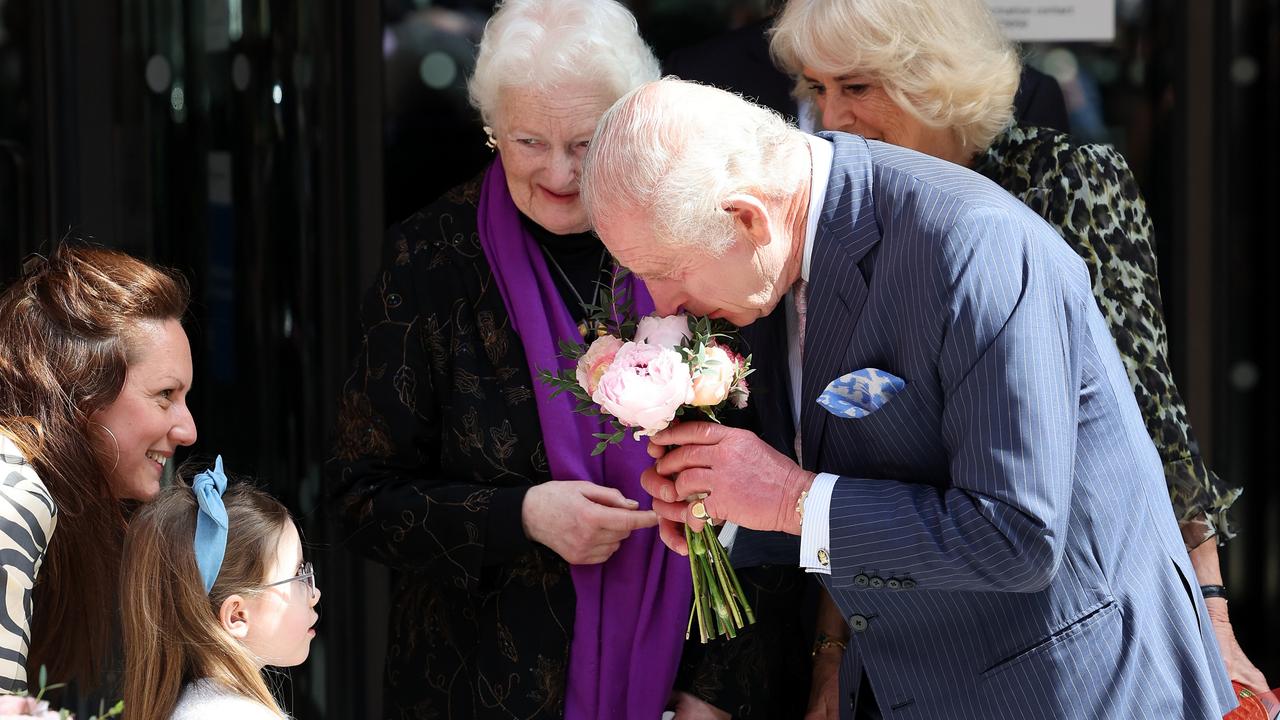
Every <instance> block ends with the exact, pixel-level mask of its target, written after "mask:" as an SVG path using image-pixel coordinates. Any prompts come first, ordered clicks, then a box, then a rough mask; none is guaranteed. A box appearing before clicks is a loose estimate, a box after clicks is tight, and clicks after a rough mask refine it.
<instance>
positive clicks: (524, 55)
mask: <svg viewBox="0 0 1280 720" xmlns="http://www.w3.org/2000/svg"><path fill="white" fill-rule="evenodd" d="M657 77H658V60H657V58H655V57H654V55H653V51H652V50H650V49H649V46H648V45H646V44H645V42H644V40H642V39H641V38H640V33H639V31H638V30H637V27H636V19H635V17H634V16H633V15H632V14H631V12H630V11H629V10H627V9H626V8H625V7H623V6H622V5H621V4H619V3H617V2H614V0H504V2H502V3H501V5H499V7H498V9H497V11H496V12H494V14H493V17H491V18H489V22H488V23H487V24H485V26H484V37H482V38H481V40H480V52H479V55H478V56H477V57H476V68H475V72H473V73H472V75H471V79H470V80H469V81H468V83H467V89H468V91H469V93H470V96H471V104H472V105H473V106H475V108H476V109H477V110H479V111H480V116H481V118H483V120H484V122H485V124H486V125H492V126H500V125H501V118H499V117H498V112H499V108H500V101H501V93H502V90H503V89H504V88H518V89H531V90H541V91H549V90H554V89H556V88H558V87H563V86H564V85H566V84H570V83H586V84H591V85H598V86H599V87H601V88H603V89H605V90H607V91H609V92H611V93H612V97H614V98H616V97H620V96H621V95H622V94H623V93H626V92H627V91H628V90H631V89H632V88H634V87H636V86H637V85H639V84H641V83H643V82H648V81H650V80H654V79H656V78H657Z"/></svg>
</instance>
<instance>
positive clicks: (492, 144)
mask: <svg viewBox="0 0 1280 720" xmlns="http://www.w3.org/2000/svg"><path fill="white" fill-rule="evenodd" d="M484 134H485V136H486V137H487V138H488V139H487V140H485V141H484V145H485V147H487V148H489V149H490V150H494V151H497V149H498V138H496V137H494V136H493V128H491V127H489V126H488V125H485V126H484Z"/></svg>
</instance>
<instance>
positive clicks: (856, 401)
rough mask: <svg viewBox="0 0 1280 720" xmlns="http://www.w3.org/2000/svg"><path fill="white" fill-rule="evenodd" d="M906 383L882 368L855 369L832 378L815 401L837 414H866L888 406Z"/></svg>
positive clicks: (837, 415)
mask: <svg viewBox="0 0 1280 720" xmlns="http://www.w3.org/2000/svg"><path fill="white" fill-rule="evenodd" d="M906 386H907V381H906V380H903V379H902V378H900V377H898V376H897V375H894V374H893V373H889V372H885V371H884V370H877V369H876V368H864V369H862V370H854V371H853V372H851V373H849V374H848V375H841V376H840V377H838V378H836V379H835V380H832V381H831V384H830V385H828V386H827V389H825V390H823V391H822V394H821V395H819V396H818V404H819V405H821V406H822V407H823V408H825V409H826V411H827V412H829V413H831V414H832V415H835V416H836V417H845V418H861V417H866V416H868V415H870V414H871V413H873V412H875V411H877V410H879V409H880V408H882V407H884V406H885V405H887V404H888V402H889V401H890V400H892V399H893V397H894V396H895V395H897V394H898V393H900V392H902V389H903V388H905V387H906Z"/></svg>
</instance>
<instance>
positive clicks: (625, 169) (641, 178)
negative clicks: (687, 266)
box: [580, 78, 804, 255]
mask: <svg viewBox="0 0 1280 720" xmlns="http://www.w3.org/2000/svg"><path fill="white" fill-rule="evenodd" d="M803 143H804V137H803V135H802V134H801V133H800V131H799V130H797V129H796V128H795V127H794V126H792V125H790V124H789V123H787V121H786V120H784V119H782V116H780V115H778V114H777V113H775V112H773V111H772V110H769V109H767V108H762V107H760V106H758V105H754V104H752V103H749V102H747V101H746V100H743V99H742V98H741V97H739V96H737V95H734V94H731V93H728V92H725V91H723V90H718V89H716V88H712V87H708V86H705V85H699V84H697V83H692V82H686V81H683V80H676V79H673V78H667V79H663V80H660V81H657V82H652V83H647V84H645V85H641V86H640V87H638V88H636V89H635V90H633V91H631V92H630V93H628V94H626V95H624V96H623V97H622V98H621V99H620V100H618V102H616V103H614V105H613V107H611V108H609V110H608V112H606V113H605V114H604V117H602V118H601V119H600V124H599V125H598V126H597V127H596V133H595V136H594V137H593V138H592V139H591V147H590V148H589V149H588V150H587V155H586V158H584V160H583V167H582V180H581V183H580V190H581V193H582V202H583V205H584V206H585V207H586V208H587V213H588V216H589V217H590V219H591V222H592V225H598V224H599V223H601V222H607V221H609V220H612V219H615V218H618V217H620V216H622V215H628V216H630V217H631V218H640V219H641V221H642V222H646V223H648V224H649V225H650V228H651V230H652V231H653V235H654V237H655V238H656V239H657V240H658V242H660V243H661V244H663V245H665V246H667V247H675V248H694V247H697V248H701V249H702V250H704V251H706V252H710V253H711V254H713V255H719V254H720V253H722V252H724V251H725V250H726V249H728V248H729V246H730V245H731V244H732V243H733V238H734V218H733V215H732V214H730V213H729V212H727V211H726V209H725V208H726V201H727V200H728V198H729V197H730V196H731V195H734V194H735V193H750V194H752V195H755V196H757V197H759V198H761V199H768V200H774V199H778V198H783V197H786V196H787V195H789V194H791V193H793V192H795V190H796V189H797V187H800V186H801V184H802V181H803V178H801V177H795V176H794V175H795V172H794V171H792V170H789V169H787V168H792V167H793V166H794V164H793V163H787V162H784V160H785V158H786V155H787V152H788V148H791V149H794V148H796V147H804V145H803Z"/></svg>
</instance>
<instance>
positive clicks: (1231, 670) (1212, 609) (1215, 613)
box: [1204, 598, 1271, 695]
mask: <svg viewBox="0 0 1280 720" xmlns="http://www.w3.org/2000/svg"><path fill="white" fill-rule="evenodd" d="M1204 604H1205V607H1207V608H1208V609H1209V620H1210V621H1212V623H1213V634H1214V636H1215V637H1217V638H1218V652H1220V653H1222V662H1223V663H1224V664H1225V665H1226V666H1227V674H1228V675H1229V676H1231V679H1232V680H1235V681H1236V682H1238V683H1240V684H1241V685H1244V686H1245V687H1247V688H1249V689H1250V690H1252V691H1254V692H1255V693H1258V694H1259V695H1263V694H1266V693H1267V692H1269V691H1270V690H1271V688H1270V687H1269V686H1268V685H1267V678H1266V676H1265V675H1263V674H1262V671H1261V670H1259V669H1258V668H1257V666H1256V665H1254V664H1253V663H1252V662H1250V661H1249V658H1248V657H1246V656H1245V654H1244V650H1243V649H1241V648H1240V643H1238V642H1236V633H1235V631H1234V630H1233V629H1232V628H1231V617H1230V616H1229V615H1228V614H1227V601H1226V600H1224V599H1223V598H1206V599H1205V601H1204Z"/></svg>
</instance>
